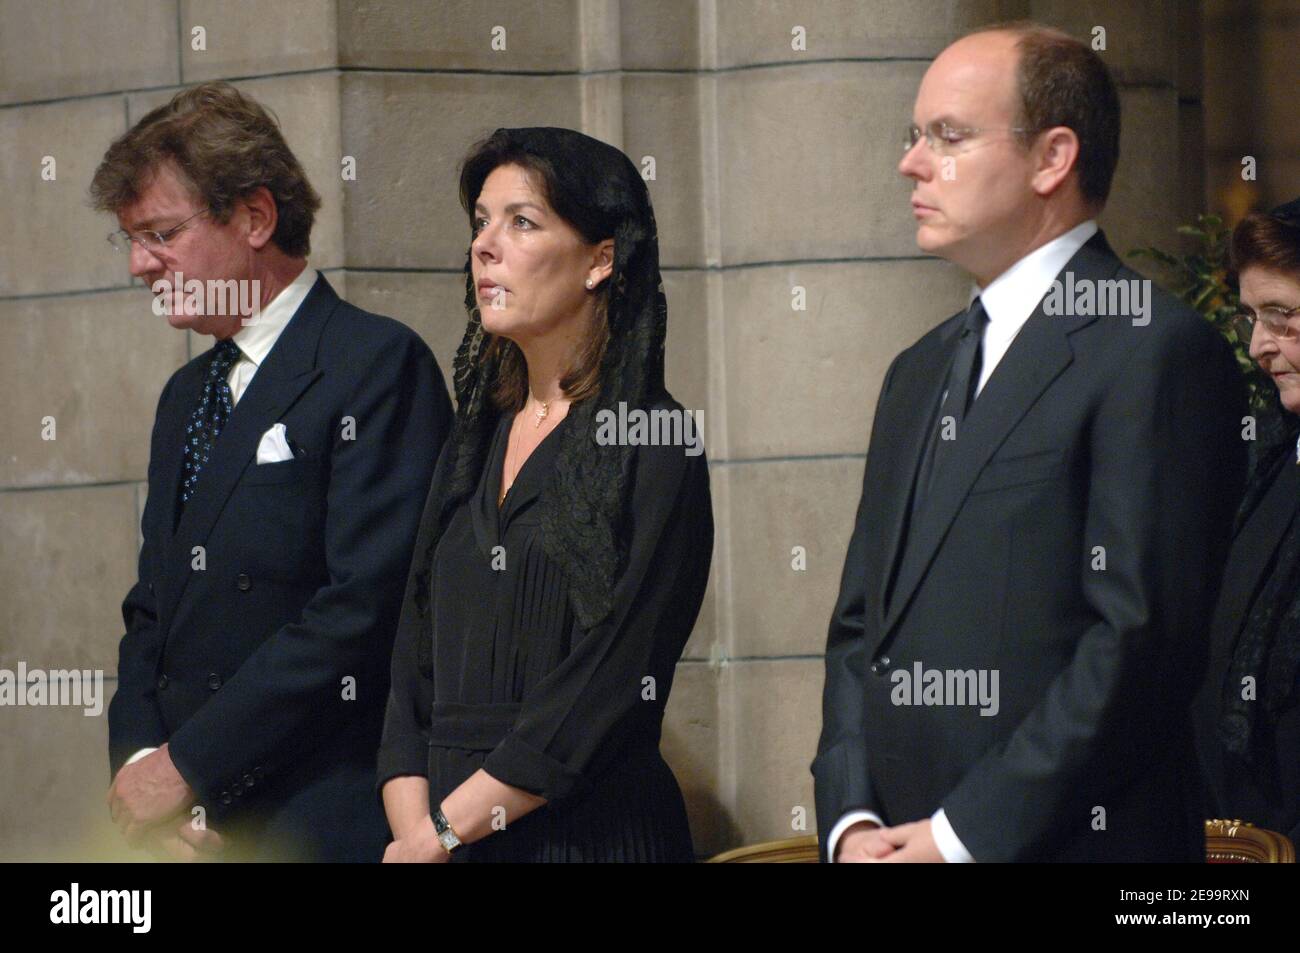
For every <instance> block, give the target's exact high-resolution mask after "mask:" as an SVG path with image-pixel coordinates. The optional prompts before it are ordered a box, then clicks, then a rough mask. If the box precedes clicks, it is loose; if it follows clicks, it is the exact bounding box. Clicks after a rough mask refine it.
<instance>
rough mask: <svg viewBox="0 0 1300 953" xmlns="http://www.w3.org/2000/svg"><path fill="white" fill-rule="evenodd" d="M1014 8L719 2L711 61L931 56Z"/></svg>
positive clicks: (845, 0) (876, 1)
mask: <svg viewBox="0 0 1300 953" xmlns="http://www.w3.org/2000/svg"><path fill="white" fill-rule="evenodd" d="M1015 6H1018V5H1016V4H1008V3H1005V2H998V0H948V2H931V3H926V4H917V3H916V2H915V0H818V2H816V3H789V2H782V0H718V2H717V21H716V43H717V60H718V65H719V66H724V67H726V66H742V65H747V64H754V63H787V62H789V63H797V62H800V61H807V60H825V59H840V58H858V57H861V58H880V57H894V56H897V57H933V56H935V55H936V54H938V52H939V51H940V50H942V49H943V48H944V47H945V46H947V45H948V44H949V43H951V42H952V41H953V40H955V39H956V38H957V37H958V36H960V35H961V34H962V33H964V32H966V31H967V30H970V29H973V28H974V27H976V26H979V25H981V24H984V23H989V22H995V21H998V20H1002V19H1006V18H1007V15H1008V12H1009V8H1011V7H1015ZM706 26H707V24H706ZM796 27H802V28H803V34H802V45H803V47H804V48H803V49H795V45H796V40H797V39H798V37H797V36H796V34H795V29H796Z"/></svg>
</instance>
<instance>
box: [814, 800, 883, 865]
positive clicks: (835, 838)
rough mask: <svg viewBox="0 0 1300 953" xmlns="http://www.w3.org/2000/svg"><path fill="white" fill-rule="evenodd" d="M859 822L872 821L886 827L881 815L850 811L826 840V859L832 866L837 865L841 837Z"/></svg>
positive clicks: (836, 824)
mask: <svg viewBox="0 0 1300 953" xmlns="http://www.w3.org/2000/svg"><path fill="white" fill-rule="evenodd" d="M859 821H871V822H873V823H875V824H879V825H880V826H881V827H884V826H885V822H884V821H882V820H881V819H880V815H879V814H876V813H874V812H872V811H849V812H848V813H847V814H845V815H844V816H843V817H841V818H840V819H839V820H838V821H836V822H835V826H834V827H832V828H831V833H830V836H829V837H827V838H826V859H827V860H829V861H830V862H831V863H832V864H833V863H835V846H836V845H837V844H838V843H839V840H840V835H841V834H843V833H844V832H845V831H846V830H848V829H849V828H850V827H852V826H853V825H854V824H856V823H858V822H859Z"/></svg>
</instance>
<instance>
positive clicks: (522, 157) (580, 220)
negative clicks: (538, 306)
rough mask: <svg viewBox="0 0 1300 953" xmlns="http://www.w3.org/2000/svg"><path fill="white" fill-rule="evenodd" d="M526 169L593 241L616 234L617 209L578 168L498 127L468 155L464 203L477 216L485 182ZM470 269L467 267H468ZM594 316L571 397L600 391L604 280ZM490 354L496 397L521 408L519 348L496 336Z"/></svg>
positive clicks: (502, 405)
mask: <svg viewBox="0 0 1300 953" xmlns="http://www.w3.org/2000/svg"><path fill="white" fill-rule="evenodd" d="M505 165H515V166H519V167H520V168H521V169H523V170H524V171H525V172H526V173H527V174H528V177H529V179H530V181H531V184H532V186H533V188H535V189H536V190H537V191H538V192H539V193H540V194H541V196H542V197H543V198H544V199H545V200H546V202H547V204H548V205H550V206H551V208H552V209H553V210H554V211H555V214H557V215H558V216H559V217H560V218H561V219H563V220H564V221H565V222H567V223H568V224H569V225H570V226H572V227H573V229H574V230H575V231H576V232H577V233H578V234H579V235H581V236H582V240H583V241H585V242H586V243H587V244H589V245H595V244H596V243H598V242H602V241H604V240H605V239H607V238H613V237H614V229H615V228H617V227H618V219H617V217H616V214H615V210H614V209H613V208H611V207H610V206H608V205H602V204H601V203H600V201H599V199H598V198H597V196H596V195H595V194H594V193H593V192H592V191H590V190H591V189H592V187H593V183H591V182H587V181H584V176H583V174H582V172H583V170H582V167H580V166H575V165H573V164H570V163H560V164H559V165H558V167H557V164H556V163H555V162H552V161H551V158H550V157H548V156H546V155H542V154H540V153H539V152H538V151H536V150H535V149H529V148H528V147H527V146H526V145H525V143H524V142H523V141H521V140H520V139H518V138H517V137H515V136H512V135H511V134H510V131H509V130H504V129H498V130H497V131H496V132H495V133H493V134H492V135H491V136H488V137H487V138H486V139H484V140H482V141H481V142H479V143H477V144H476V145H475V146H474V147H473V148H472V149H471V150H470V153H469V156H468V157H466V159H465V162H464V164H463V165H462V167H461V172H460V204H461V207H462V208H463V209H465V213H466V214H467V215H468V216H469V218H470V221H471V223H472V222H473V220H474V204H475V203H476V202H477V201H478V197H479V195H480V194H481V193H482V191H483V183H484V182H486V181H487V178H488V176H489V175H491V174H492V172H493V171H494V170H496V169H498V168H500V167H501V166H505ZM466 267H467V268H468V265H467V266H466ZM594 294H595V296H596V315H595V319H594V321H593V322H592V325H591V328H590V333H588V334H587V335H586V337H585V338H584V343H583V347H582V350H581V351H579V353H577V354H575V355H574V361H573V364H572V365H570V367H569V368H568V369H567V371H566V372H565V374H564V375H563V376H562V377H561V378H560V389H561V390H563V391H564V395H565V396H566V397H568V398H569V399H570V400H572V401H575V402H576V401H580V400H585V399H587V398H588V397H590V396H592V395H593V394H594V393H596V390H597V388H598V386H599V384H600V363H601V360H602V359H603V358H604V356H605V348H606V346H607V345H608V344H609V322H608V307H609V283H608V282H602V283H601V284H600V286H599V287H597V288H596V289H595V291H594ZM488 358H489V359H490V360H492V361H494V362H496V363H497V365H498V370H497V378H496V383H495V385H494V386H493V389H492V401H493V403H495V404H496V406H497V407H498V408H499V409H501V410H519V409H520V408H521V407H523V406H524V402H525V400H526V399H527V397H528V368H527V366H526V365H525V364H524V357H523V354H522V353H521V352H520V350H519V347H518V346H517V345H516V344H515V343H514V342H513V341H510V340H509V339H507V338H503V337H497V336H495V335H494V336H493V337H492V339H491V342H490V343H489V344H488Z"/></svg>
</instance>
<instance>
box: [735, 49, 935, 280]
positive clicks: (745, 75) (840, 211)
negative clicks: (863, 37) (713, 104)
mask: <svg viewBox="0 0 1300 953" xmlns="http://www.w3.org/2000/svg"><path fill="white" fill-rule="evenodd" d="M924 67H925V64H924V63H894V62H891V63H819V64H814V65H809V66H806V67H799V66H786V67H779V68H773V69H763V70H742V71H739V72H734V73H723V74H720V75H719V76H718V79H717V84H718V93H717V100H718V168H719V169H720V170H721V173H720V182H719V186H718V188H719V203H718V204H719V220H720V223H721V226H720V227H721V240H722V261H723V263H724V264H728V265H730V264H737V263H742V262H771V261H789V260H798V259H807V258H850V257H853V258H856V257H863V256H867V257H878V256H897V255H915V254H916V245H915V241H914V236H915V227H914V222H913V220H912V215H911V206H910V205H909V199H908V196H909V194H910V193H911V183H910V182H909V181H908V180H907V179H905V178H904V177H903V176H902V175H901V174H900V173H899V171H898V163H899V161H900V160H901V159H902V156H903V141H904V139H905V137H906V129H907V126H908V123H910V122H911V116H912V104H913V101H914V100H915V98H916V90H917V87H918V86H919V84H920V80H921V75H922V73H923V72H924Z"/></svg>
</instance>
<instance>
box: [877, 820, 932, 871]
mask: <svg viewBox="0 0 1300 953" xmlns="http://www.w3.org/2000/svg"><path fill="white" fill-rule="evenodd" d="M880 836H881V837H883V838H884V839H885V841H886V842H887V843H889V844H890V845H892V847H893V853H891V854H890V855H889V856H888V857H886V858H885V863H900V864H905V863H909V862H910V863H918V864H941V863H944V857H943V854H941V853H939V846H938V845H937V844H936V843H935V842H934V831H933V830H931V828H930V819H929V818H928V817H927V818H926V819H925V820H923V821H914V822H912V823H911V824H899V825H898V826H897V827H886V828H882V829H881V831H880Z"/></svg>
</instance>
